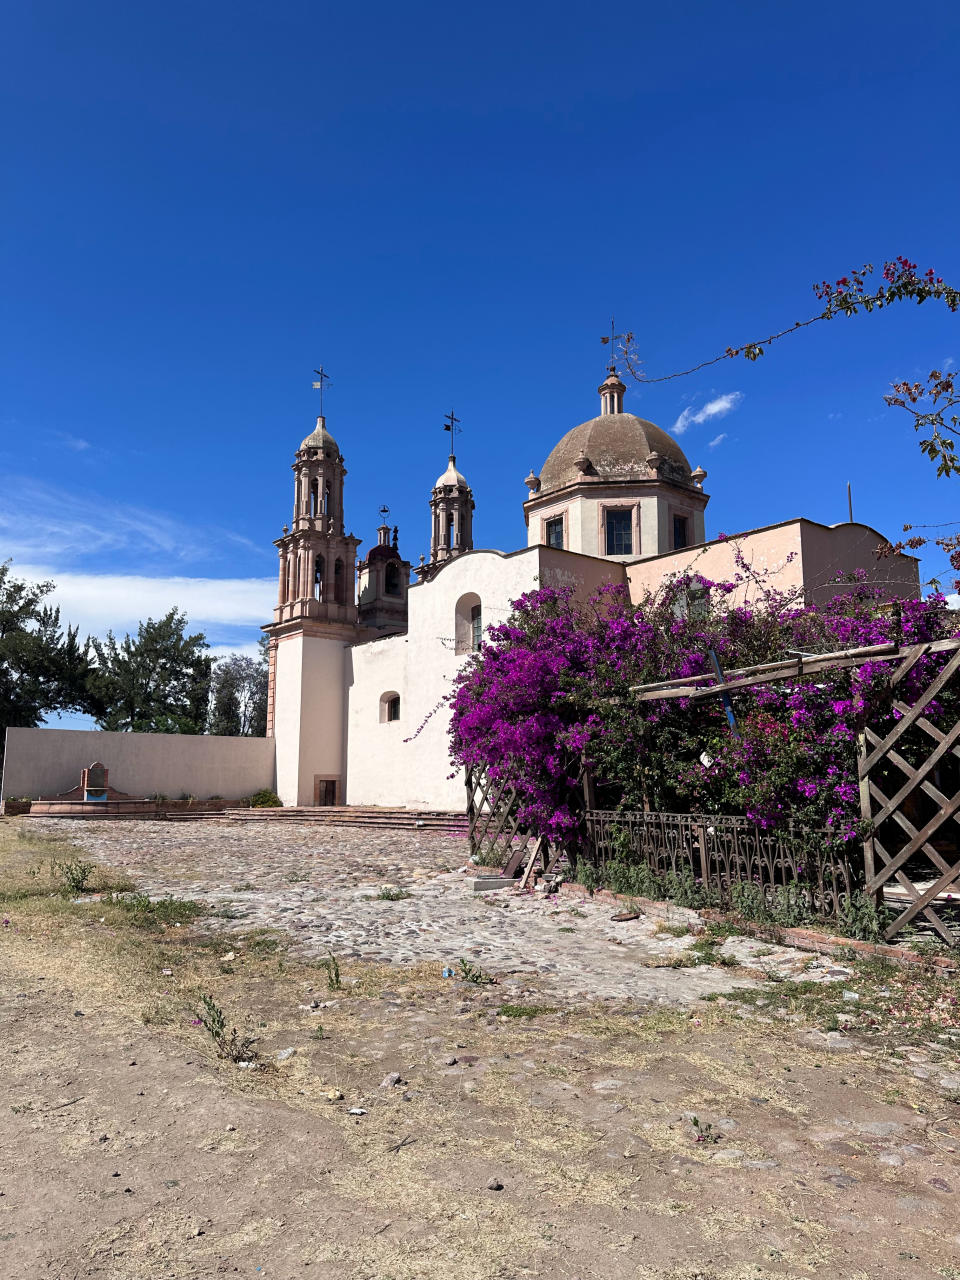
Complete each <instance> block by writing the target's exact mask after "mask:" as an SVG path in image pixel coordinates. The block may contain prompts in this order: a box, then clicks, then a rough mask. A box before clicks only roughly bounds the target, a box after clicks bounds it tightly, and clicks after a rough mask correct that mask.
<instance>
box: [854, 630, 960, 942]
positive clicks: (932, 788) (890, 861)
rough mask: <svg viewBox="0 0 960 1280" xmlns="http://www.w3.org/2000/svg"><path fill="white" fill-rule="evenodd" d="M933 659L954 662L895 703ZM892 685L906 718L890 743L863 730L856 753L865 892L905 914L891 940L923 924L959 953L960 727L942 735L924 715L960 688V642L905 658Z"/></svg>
mask: <svg viewBox="0 0 960 1280" xmlns="http://www.w3.org/2000/svg"><path fill="white" fill-rule="evenodd" d="M951 650H952V652H951ZM931 651H935V652H938V653H944V652H947V653H950V656H949V658H948V659H947V662H946V664H945V665H944V666H943V667H942V668H941V670H940V672H939V674H938V675H937V676H936V677H935V678H934V679H932V680H931V681H930V683H929V684H928V686H927V688H926V689H924V690H923V692H922V693H921V694H920V696H919V697H918V698H917V699H916V700H915V701H914V702H913V704H912V705H908V704H907V703H906V702H904V701H902V699H901V698H898V697H897V686H899V685H902V683H903V681H904V679H905V678H906V676H907V675H909V673H910V672H911V671H913V669H914V668H915V667H916V665H917V663H918V662H919V661H920V659H921V658H922V657H923V656H924V655H925V654H927V653H930V652H931ZM890 683H891V686H892V688H893V691H894V701H893V707H894V709H895V710H896V712H897V713H898V714H899V716H900V718H899V719H898V720H897V722H896V724H895V725H894V726H893V728H892V729H890V730H889V731H888V732H887V733H886V734H885V735H884V736H881V735H880V734H879V733H877V732H876V730H875V729H874V728H872V727H871V726H870V725H867V726H865V728H864V730H863V732H862V734H861V735H860V741H859V743H858V750H857V765H858V774H859V778H860V808H861V812H862V814H863V817H864V818H865V819H867V820H868V821H869V822H871V823H872V828H871V832H870V834H869V835H868V837H867V839H866V840H865V841H864V864H865V868H864V869H865V873H866V884H865V886H864V887H865V890H866V892H867V893H870V894H873V895H874V896H875V897H876V899H877V902H878V903H879V902H885V903H886V904H887V906H893V907H894V909H896V908H897V907H902V908H903V909H902V910H901V911H900V913H899V914H898V915H897V917H896V919H895V920H894V921H893V922H892V924H891V925H890V926H889V928H888V929H887V931H886V937H887V938H892V937H894V936H895V935H896V934H898V933H900V932H902V930H903V929H905V928H906V927H907V926H908V925H910V924H913V923H919V918H922V919H923V920H924V921H925V922H926V923H927V924H928V925H930V926H931V927H932V928H933V929H934V930H935V931H936V933H937V934H938V935H939V936H940V937H941V938H942V939H943V941H944V942H948V943H950V944H951V945H952V946H957V945H960V839H958V837H960V721H957V722H956V723H954V724H952V725H950V726H948V727H945V728H938V727H937V726H936V725H935V724H933V723H932V721H931V720H930V719H929V718H928V716H927V715H926V714H925V713H926V712H927V711H928V709H929V708H930V706H931V703H933V702H934V700H935V699H936V698H937V697H938V696H941V695H942V694H943V693H944V692H945V691H946V690H948V689H953V690H955V689H957V688H958V687H960V640H953V641H946V642H945V641H940V642H938V643H937V644H936V645H933V644H930V645H914V646H912V647H911V648H910V649H905V650H903V652H902V654H901V656H900V662H899V664H898V666H897V668H896V670H895V671H894V672H893V675H892V676H891V678H890Z"/></svg>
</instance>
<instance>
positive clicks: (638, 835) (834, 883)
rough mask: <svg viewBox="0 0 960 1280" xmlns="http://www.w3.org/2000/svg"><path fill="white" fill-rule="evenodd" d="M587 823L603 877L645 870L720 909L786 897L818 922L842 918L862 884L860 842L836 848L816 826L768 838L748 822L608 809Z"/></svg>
mask: <svg viewBox="0 0 960 1280" xmlns="http://www.w3.org/2000/svg"><path fill="white" fill-rule="evenodd" d="M586 824H587V837H588V839H587V850H586V855H587V859H588V861H589V862H591V863H592V864H593V866H594V868H595V870H596V872H597V873H598V874H599V875H600V876H601V877H602V878H604V879H606V878H607V877H608V876H609V875H610V873H611V871H612V870H616V869H617V867H619V868H629V867H633V868H638V867H639V868H643V869H645V870H646V871H647V872H648V873H649V874H650V876H651V877H653V878H655V879H656V880H659V881H661V882H664V881H667V882H670V881H672V882H673V883H679V884H686V885H688V886H695V887H696V888H697V889H698V890H699V891H700V892H701V893H702V896H703V897H704V898H708V899H711V900H713V901H715V902H716V903H717V904H718V905H724V906H727V905H731V904H733V905H736V902H737V899H738V896H739V897H740V898H741V899H742V897H743V895H744V893H745V892H752V893H754V894H755V895H762V896H763V898H764V900H766V901H767V902H770V901H772V900H773V899H774V898H775V896H776V895H777V893H778V891H787V892H789V893H793V894H799V895H801V896H802V899H803V902H804V905H805V906H806V908H807V909H808V910H809V911H810V912H811V913H813V914H815V915H818V916H824V917H827V918H830V917H840V916H842V915H843V914H844V911H845V909H846V907H847V905H848V904H849V902H850V899H851V895H853V894H855V893H857V892H858V891H860V890H862V889H863V885H864V866H863V851H862V846H861V845H860V843H859V842H851V846H852V847H850V848H849V851H847V850H844V849H842V848H838V847H837V845H836V843H835V842H832V841H831V838H830V833H829V832H827V831H826V830H821V829H818V828H815V827H814V828H811V827H802V826H800V825H799V824H794V823H790V824H788V825H787V826H786V827H785V828H783V829H781V830H778V831H765V830H764V829H763V828H762V827H758V826H757V825H756V824H755V823H753V822H751V821H750V820H749V819H748V818H737V817H725V816H719V815H715V814H705V813H620V812H606V811H602V810H588V812H587V814H586ZM612 864H616V865H615V866H614V865H612Z"/></svg>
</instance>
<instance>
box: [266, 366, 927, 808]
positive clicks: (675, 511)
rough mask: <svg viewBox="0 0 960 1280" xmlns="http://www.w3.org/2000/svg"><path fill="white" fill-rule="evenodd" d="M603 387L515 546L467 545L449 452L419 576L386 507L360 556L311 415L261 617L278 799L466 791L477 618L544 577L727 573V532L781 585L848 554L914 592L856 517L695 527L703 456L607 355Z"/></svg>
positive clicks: (832, 569) (331, 455)
mask: <svg viewBox="0 0 960 1280" xmlns="http://www.w3.org/2000/svg"><path fill="white" fill-rule="evenodd" d="M598 391H599V395H600V413H599V414H598V416H597V417H594V418H590V419H589V420H588V421H586V422H583V423H581V424H580V425H579V426H576V427H574V428H573V429H572V430H570V431H568V432H567V433H566V434H565V435H564V436H563V437H562V438H561V439H560V440H559V441H558V442H557V444H556V445H555V446H554V448H553V449H552V450H551V452H550V454H549V456H548V457H547V459H546V461H545V462H544V464H543V466H542V468H541V470H540V472H539V474H535V473H531V474H530V475H528V476H527V478H526V481H525V484H526V487H527V490H528V497H527V499H526V501H525V502H524V503H523V518H524V522H525V525H526V546H525V547H521V548H520V549H518V550H514V551H509V552H504V551H499V550H491V549H479V548H475V547H474V545H473V512H474V505H475V502H474V495H473V491H472V489H471V488H470V485H469V483H468V482H467V480H466V478H465V477H464V476H463V474H462V473H461V472H460V471H459V470H458V469H457V460H456V457H455V456H454V454H453V453H451V454H450V457H449V460H448V462H447V467H446V470H445V471H444V472H443V474H442V475H440V476H438V477H437V480H436V483H435V484H434V486H433V489H432V491H431V494H430V498H429V510H430V517H429V518H430V557H429V560H427V559H425V558H424V557H423V556H421V557H420V563H419V564H418V565H417V566H416V567H415V568H414V570H413V573H414V576H415V578H416V581H415V582H414V583H412V584H411V582H410V564H409V562H407V561H405V560H404V559H403V557H402V556H401V554H400V551H399V548H398V538H397V530H396V529H394V530H393V532H392V536H391V530H390V528H389V526H388V525H386V524H383V525H381V527H380V528H379V529H378V531H377V543H376V545H375V546H373V547H371V549H370V551H369V552H368V554H367V556H366V558H365V559H363V560H361V561H360V563H359V565H358V564H357V547H358V541H357V539H356V538H354V537H353V536H352V534H347V533H346V532H345V528H346V526H345V524H344V502H345V478H346V475H347V470H346V465H345V459H344V455H343V453H342V452H341V449H340V446H339V445H338V443H337V441H336V440H335V438H334V437H333V435H331V433H330V432H329V431H328V430H327V424H326V419H325V418H324V417H322V416H321V417H320V418H318V419H317V424H316V427H315V429H314V430H313V431H312V432H311V434H310V435H308V436H307V437H306V439H305V440H304V441H303V442H302V444H301V445H300V447H299V449H298V450H297V452H296V456H295V459H294V463H293V474H294V485H293V489H294V502H293V516H292V522H291V524H290V526H284V529H283V534H282V536H281V537H280V538H279V539H278V540H277V542H276V543H275V545H276V547H277V550H278V553H279V575H278V576H279V589H278V596H277V605H276V608H275V610H274V617H273V621H272V622H271V623H270V624H269V625H268V626H266V627H265V628H264V630H265V631H266V633H267V635H268V636H269V641H270V644H269V651H270V693H269V712H268V728H267V733H268V736H269V737H271V738H272V739H273V740H274V741H275V747H276V757H275V758H276V790H277V792H278V794H279V796H280V798H281V799H282V801H283V802H284V804H285V805H308V806H309V805H326V804H350V805H390V806H408V807H411V808H418V809H419V808H423V809H444V810H457V809H462V808H463V806H464V802H465V792H464V785H463V780H462V778H461V777H459V776H458V775H456V774H455V771H454V770H453V769H452V767H451V764H450V761H449V756H448V750H447V728H448V723H449V713H448V710H447V703H446V699H447V697H448V695H449V694H450V692H451V689H452V687H453V679H454V677H455V675H456V673H457V671H458V669H459V668H460V666H461V665H462V663H463V662H464V661H465V660H466V659H467V658H468V656H469V655H470V654H471V653H474V652H475V651H476V650H477V649H478V648H479V646H480V643H481V638H482V636H483V632H484V629H485V627H487V626H489V625H490V624H495V623H498V622H502V621H504V620H505V619H506V618H507V617H508V616H509V613H510V605H511V601H513V600H515V599H516V598H517V597H518V596H520V595H521V594H523V593H524V592H527V591H532V590H535V589H536V588H537V587H542V586H569V587H571V588H572V589H573V590H574V593H575V595H576V597H577V598H580V599H582V600H586V599H587V598H589V596H590V595H592V594H593V593H594V592H595V591H596V589H597V588H598V587H600V586H601V585H602V584H605V583H619V584H623V585H624V586H626V587H627V588H628V589H629V591H630V593H631V596H632V597H633V598H634V599H637V598H639V597H640V596H641V595H642V594H643V593H644V592H646V591H647V590H655V589H656V588H657V586H658V585H659V584H660V583H661V582H662V581H663V580H664V578H666V577H668V576H670V575H672V574H675V573H678V572H680V571H683V570H686V569H689V568H695V570H696V571H697V572H699V573H702V574H703V576H704V577H706V578H712V579H721V578H725V577H732V576H733V573H734V562H733V557H734V552H733V544H734V543H735V544H736V545H737V547H738V548H739V550H740V551H741V552H742V554H743V555H744V556H745V558H746V559H747V561H748V562H749V563H751V564H752V565H754V566H755V567H756V568H757V569H768V570H771V571H774V572H776V574H777V577H776V583H777V585H778V586H779V587H781V588H783V589H789V588H791V587H800V586H802V588H803V590H804V592H805V594H806V596H807V598H808V599H811V600H821V599H824V598H826V597H828V596H829V595H831V594H833V592H834V591H835V589H836V588H835V587H834V586H831V583H834V582H835V580H836V575H837V573H838V572H851V571H853V570H855V569H862V570H864V571H865V572H866V574H867V575H868V577H869V578H870V579H871V580H873V581H876V582H879V583H880V584H881V585H883V586H884V588H885V590H886V591H887V593H888V594H889V595H890V596H891V597H893V596H900V597H910V596H916V595H917V594H918V593H919V577H918V572H917V561H916V560H915V559H914V558H913V557H910V556H891V557H889V558H887V559H885V560H878V559H877V558H876V556H875V554H874V551H875V548H876V547H877V546H878V545H879V543H880V542H882V541H883V540H884V539H883V538H882V535H880V534H878V533H877V532H876V530H873V529H871V528H869V527H868V526H866V525H862V524H854V523H852V522H851V523H846V524H840V525H832V526H826V525H822V524H819V523H816V522H814V521H808V520H803V519H793V520H787V521H783V522H782V523H779V524H776V525H771V526H768V527H766V528H763V529H755V530H750V531H749V532H746V533H743V534H738V535H733V536H732V537H730V538H726V539H723V540H716V541H712V542H707V541H705V530H704V510H705V508H706V506H707V503H708V501H709V498H708V495H707V493H706V492H705V491H704V482H705V481H706V479H707V473H706V471H704V470H703V468H702V467H696V468H691V466H690V463H689V462H688V460H687V458H686V456H685V454H684V452H683V450H682V449H681V448H680V446H679V444H678V443H677V441H676V440H675V439H673V438H672V437H671V436H669V435H668V434H667V433H666V432H665V431H663V430H662V429H661V428H660V427H657V426H655V425H654V424H653V423H652V422H647V421H646V420H645V419H643V418H639V417H636V416H635V415H634V414H631V413H627V412H625V410H624V395H625V392H626V387H625V386H624V383H623V382H622V381H621V379H620V377H619V375H618V373H617V371H616V369H615V367H614V366H613V365H611V366H610V368H609V370H608V373H607V376H606V378H605V379H604V381H603V382H602V383H601V385H600V387H599V388H598ZM451 427H452V423H451ZM452 444H453V433H452V430H451V446H452ZM749 589H750V588H749V585H748V584H746V585H745V586H744V587H743V588H742V589H741V595H742V596H746V595H748V594H749ZM452 774H453V775H454V776H451V775H452Z"/></svg>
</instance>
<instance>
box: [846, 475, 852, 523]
mask: <svg viewBox="0 0 960 1280" xmlns="http://www.w3.org/2000/svg"><path fill="white" fill-rule="evenodd" d="M847 512H848V514H849V516H850V523H851V524H853V490H852V489H851V488H850V481H849V480H848V481H847Z"/></svg>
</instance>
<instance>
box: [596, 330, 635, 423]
mask: <svg viewBox="0 0 960 1280" xmlns="http://www.w3.org/2000/svg"><path fill="white" fill-rule="evenodd" d="M627 337H628V335H627V334H625V333H617V326H616V322H615V321H614V319H613V318H612V317H611V319H610V332H609V334H606V335H604V337H602V338H601V339H600V341H601V342H602V343H603V344H604V346H608V345H609V347H610V363H609V364H608V365H607V376H606V377H605V378H604V380H603V382H601V384H600V386H599V387H598V388H597V390H598V391H599V392H600V413H601V416H603V417H606V416H608V415H610V414H614V413H623V396H624V393H625V391H626V389H627V388H626V386H625V385H624V383H623V382H621V380H620V375H619V374H618V373H617V359H616V346H617V343H618V342H621V343H622V342H624V341H625V340H626V339H627Z"/></svg>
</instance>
